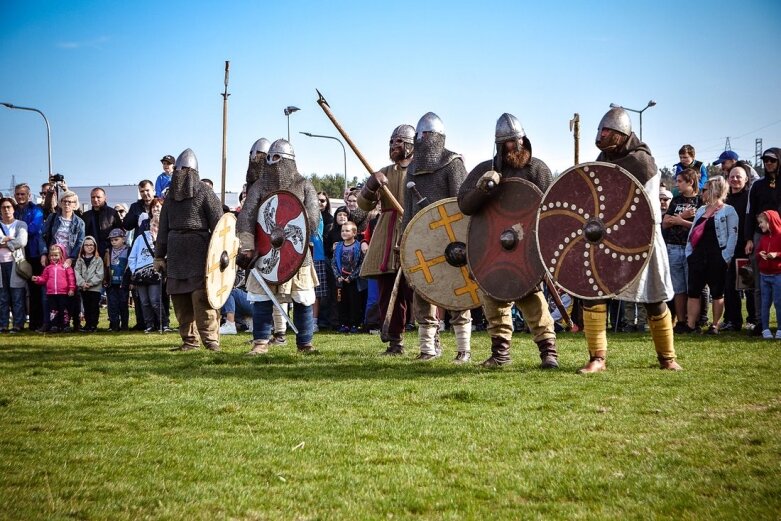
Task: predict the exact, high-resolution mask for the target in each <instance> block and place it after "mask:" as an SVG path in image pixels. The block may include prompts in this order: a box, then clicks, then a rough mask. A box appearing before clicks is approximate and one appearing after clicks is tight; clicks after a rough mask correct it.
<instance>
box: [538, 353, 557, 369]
mask: <svg viewBox="0 0 781 521" xmlns="http://www.w3.org/2000/svg"><path fill="white" fill-rule="evenodd" d="M540 358H541V359H542V361H541V362H540V369H558V368H559V361H558V360H557V359H556V356H555V355H554V354H553V353H547V354H546V355H544V356H541V357H540Z"/></svg>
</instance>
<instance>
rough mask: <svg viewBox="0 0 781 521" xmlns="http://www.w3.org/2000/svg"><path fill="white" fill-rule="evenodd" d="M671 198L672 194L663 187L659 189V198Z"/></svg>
mask: <svg viewBox="0 0 781 521" xmlns="http://www.w3.org/2000/svg"><path fill="white" fill-rule="evenodd" d="M672 198H673V194H672V193H671V192H670V191H669V190H668V189H667V188H665V187H661V188H660V189H659V199H667V200H670V199H672Z"/></svg>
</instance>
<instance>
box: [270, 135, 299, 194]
mask: <svg viewBox="0 0 781 521" xmlns="http://www.w3.org/2000/svg"><path fill="white" fill-rule="evenodd" d="M297 173H298V170H297V167H296V153H295V152H294V151H293V146H292V145H291V144H290V143H288V142H287V141H286V140H284V139H277V140H276V141H274V142H273V143H271V146H270V147H269V149H268V155H267V156H266V166H264V167H263V179H265V180H266V181H267V182H268V183H271V185H269V186H272V185H276V186H277V187H278V189H285V187H287V186H289V185H290V184H291V183H292V182H293V179H294V178H295V176H296V174H297ZM266 181H264V182H266Z"/></svg>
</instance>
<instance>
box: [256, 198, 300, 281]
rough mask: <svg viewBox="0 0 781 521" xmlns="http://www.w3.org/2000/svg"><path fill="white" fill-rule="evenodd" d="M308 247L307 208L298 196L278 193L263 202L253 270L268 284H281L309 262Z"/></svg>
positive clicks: (257, 226) (257, 229)
mask: <svg viewBox="0 0 781 521" xmlns="http://www.w3.org/2000/svg"><path fill="white" fill-rule="evenodd" d="M308 247H309V228H308V227H307V218H306V211H305V210H304V205H303V204H302V203H301V201H300V200H299V199H298V197H296V195H295V194H293V193H291V192H288V191H285V190H279V191H277V192H272V193H270V194H268V195H267V196H266V197H265V198H264V199H263V201H262V202H261V203H260V208H259V209H258V220H257V224H256V225H255V253H256V255H258V260H257V262H256V263H255V267H254V268H253V269H255V270H257V272H258V274H259V275H260V276H261V277H263V279H264V280H265V281H267V282H268V283H269V284H274V285H279V284H283V283H285V282H287V281H288V280H290V279H291V278H293V276H294V275H295V274H296V272H297V271H298V269H299V268H300V267H301V264H303V263H304V259H306V253H307V248H308Z"/></svg>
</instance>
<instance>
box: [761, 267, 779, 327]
mask: <svg viewBox="0 0 781 521" xmlns="http://www.w3.org/2000/svg"><path fill="white" fill-rule="evenodd" d="M759 280H760V281H761V288H762V329H770V303H771V301H772V302H773V305H774V306H775V307H776V327H778V320H779V319H778V317H781V274H778V275H764V274H760V275H759Z"/></svg>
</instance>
